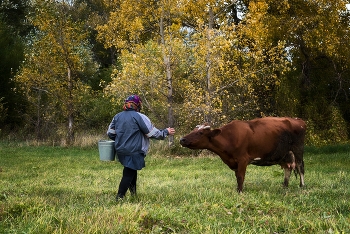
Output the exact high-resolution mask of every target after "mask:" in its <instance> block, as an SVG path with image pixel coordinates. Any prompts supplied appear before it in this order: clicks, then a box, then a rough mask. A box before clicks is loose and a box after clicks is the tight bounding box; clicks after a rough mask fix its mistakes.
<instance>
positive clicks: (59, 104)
mask: <svg viewBox="0 0 350 234" xmlns="http://www.w3.org/2000/svg"><path fill="white" fill-rule="evenodd" d="M35 10H36V11H35V13H34V14H32V15H30V20H31V22H32V24H33V25H34V26H35V35H34V37H33V38H32V40H31V41H29V43H30V44H28V50H27V51H26V56H25V62H24V65H23V67H22V68H21V71H20V73H19V74H18V76H17V77H16V79H17V82H18V83H19V84H21V86H22V89H23V91H24V92H25V93H26V95H27V97H28V100H30V102H31V103H32V104H33V105H34V104H35V105H36V108H34V109H36V110H37V111H36V112H37V115H36V119H37V121H36V130H37V133H38V132H39V130H43V129H42V128H41V127H42V126H40V125H41V123H42V121H43V120H50V121H51V122H56V125H57V123H60V122H61V118H63V119H65V122H66V131H63V132H65V133H66V137H65V138H66V143H67V144H68V145H70V144H72V143H73V141H74V133H75V129H74V126H75V122H74V119H75V117H76V115H77V106H78V103H79V102H81V97H82V96H83V94H84V93H86V92H88V91H89V87H88V86H87V85H85V84H84V83H83V82H82V78H83V74H84V75H87V74H88V73H90V74H92V73H93V72H94V71H95V70H96V65H95V64H94V62H93V60H92V57H91V50H90V48H89V44H88V41H87V40H86V39H87V34H86V32H85V31H84V30H83V29H84V28H83V25H84V24H83V23H82V22H79V21H73V20H72V17H71V15H72V14H71V13H70V12H71V11H72V10H74V8H72V6H71V5H69V4H68V3H67V2H65V1H62V2H55V1H44V0H39V1H37V2H36V5H35ZM43 98H45V99H46V103H45V105H44V104H43V103H42V101H43ZM43 106H44V107H45V109H42V107H43ZM57 127H58V129H59V124H58V126H57Z"/></svg>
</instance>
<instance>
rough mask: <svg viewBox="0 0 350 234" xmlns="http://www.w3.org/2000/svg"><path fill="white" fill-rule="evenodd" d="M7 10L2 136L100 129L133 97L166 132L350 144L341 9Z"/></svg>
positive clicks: (44, 2)
mask: <svg viewBox="0 0 350 234" xmlns="http://www.w3.org/2000/svg"><path fill="white" fill-rule="evenodd" d="M0 6H1V8H0V46H1V48H2V52H1V55H0V56H1V58H0V64H1V66H0V69H1V72H0V82H1V90H0V114H1V117H0V134H1V136H2V137H8V136H9V135H11V134H13V133H12V132H15V134H14V135H13V136H14V137H17V138H23V139H28V138H30V139H36V140H43V141H45V140H51V141H60V140H62V139H64V141H65V142H66V144H68V145H71V144H73V143H74V139H75V136H76V134H77V133H84V134H89V133H92V132H104V131H105V129H106V125H108V123H109V122H110V120H111V118H112V117H113V115H114V114H115V113H116V112H118V111H120V110H121V106H122V104H123V100H124V98H125V97H126V96H127V95H129V94H131V93H137V94H139V95H140V96H141V98H142V100H143V110H142V111H143V112H145V113H146V114H147V115H149V116H150V118H151V119H152V120H153V121H154V122H155V125H156V126H159V127H168V126H171V127H175V128H177V129H178V132H188V131H189V130H191V129H192V128H193V126H195V125H197V124H199V123H203V122H208V123H210V124H211V125H212V126H213V127H218V126H221V125H223V124H225V123H227V122H229V121H231V120H233V119H251V118H255V117H263V116H291V117H300V118H303V119H304V120H306V122H307V124H308V137H307V139H308V143H310V144H327V143H335V142H344V141H347V140H348V138H349V137H348V131H349V127H350V125H349V123H350V105H349V104H350V103H349V94H350V84H349V81H350V73H349V66H350V48H349V44H350V43H349V42H350V40H349V36H350V35H349V28H350V24H349V23H350V14H349V11H347V9H346V2H345V1H344V0H334V1H331V2H330V1H326V0H314V1H309V0H293V1H289V0H285V1H280V0H264V1H262V0H232V1H221V0H198V1H165V0H164V1H163V0H162V1H154V0H146V1H138V0H126V1H124V0H123V1H122V0H112V1H104V0H88V1H83V0H72V1H67V0H61V1H53V0H49V1H48V0H8V1H2V3H1V5H0Z"/></svg>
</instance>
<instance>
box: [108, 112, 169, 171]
mask: <svg viewBox="0 0 350 234" xmlns="http://www.w3.org/2000/svg"><path fill="white" fill-rule="evenodd" d="M107 135H108V137H109V138H110V139H112V140H114V141H115V150H116V154H117V156H118V159H119V162H120V163H121V164H122V165H123V166H125V167H128V168H131V169H134V170H141V169H142V168H144V167H145V157H146V154H147V151H148V148H149V138H154V139H158V140H163V139H164V138H165V137H167V136H168V135H169V132H168V130H167V129H163V130H159V129H157V128H156V127H154V126H153V125H152V123H151V121H150V119H149V118H148V117H147V116H146V115H144V114H142V113H140V112H137V111H135V110H125V111H122V112H120V113H118V114H116V115H115V116H114V118H113V120H112V122H111V123H110V125H109V127H108V131H107Z"/></svg>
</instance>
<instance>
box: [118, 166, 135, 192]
mask: <svg viewBox="0 0 350 234" xmlns="http://www.w3.org/2000/svg"><path fill="white" fill-rule="evenodd" d="M136 182H137V170H133V169H130V168H128V167H124V170H123V177H122V179H121V181H120V184H119V190H118V194H117V198H123V197H124V196H125V194H126V192H127V191H128V189H129V190H130V193H131V194H132V195H136Z"/></svg>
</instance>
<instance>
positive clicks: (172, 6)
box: [97, 0, 181, 144]
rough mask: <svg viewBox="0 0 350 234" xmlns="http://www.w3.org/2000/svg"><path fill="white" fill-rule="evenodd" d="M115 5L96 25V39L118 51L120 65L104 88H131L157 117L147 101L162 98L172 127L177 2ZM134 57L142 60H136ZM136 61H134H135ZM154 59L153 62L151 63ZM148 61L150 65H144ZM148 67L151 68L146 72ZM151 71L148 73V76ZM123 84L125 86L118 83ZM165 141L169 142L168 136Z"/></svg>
mask: <svg viewBox="0 0 350 234" xmlns="http://www.w3.org/2000/svg"><path fill="white" fill-rule="evenodd" d="M115 5H116V6H117V7H116V9H115V10H114V11H113V12H111V14H110V18H109V21H108V23H107V24H105V25H101V26H99V27H98V28H97V29H98V31H99V38H100V39H101V40H103V41H104V43H105V46H106V47H115V48H117V49H118V50H120V51H121V59H120V61H121V64H122V68H121V69H117V70H115V72H114V74H113V75H114V77H115V78H114V79H113V81H112V84H111V85H110V87H109V88H108V89H107V90H108V91H109V92H115V91H116V90H118V88H119V87H123V89H124V92H123V94H124V93H125V92H131V91H134V92H137V93H139V94H140V95H141V96H142V98H143V100H145V102H144V103H145V107H147V108H148V109H149V110H150V111H152V110H153V113H154V115H155V116H159V115H160V113H159V111H154V110H155V109H156V108H154V106H152V105H151V104H150V102H149V100H152V99H154V97H155V96H157V97H159V98H158V99H154V100H157V101H158V102H159V103H158V104H161V103H164V101H162V100H164V99H165V100H166V101H165V105H164V106H166V107H167V125H166V126H174V124H175V122H174V121H175V118H174V111H173V109H174V106H173V105H174V104H173V100H174V93H173V90H174V87H173V82H174V77H173V70H174V61H175V60H176V59H177V58H174V53H176V52H175V51H174V50H175V49H176V48H175V47H176V46H178V45H179V44H178V39H179V36H178V35H179V33H180V26H181V21H179V20H178V13H177V10H178V9H177V8H176V6H177V3H176V2H172V1H159V2H154V1H142V2H140V1H133V0H129V1H115ZM154 42H157V43H154ZM148 53H152V54H151V55H150V58H145V57H144V55H146V54H148ZM137 56H139V57H140V58H144V59H145V60H144V61H140V58H139V57H137ZM134 57H136V58H135V59H134ZM159 59H161V61H160V60H159ZM136 61H137V62H138V63H135V62H136ZM155 61H157V62H156V63H154V62H155ZM150 63H151V64H152V66H151V67H146V66H148V65H149V64H150ZM135 66H137V68H135ZM149 70H151V71H150V73H148V74H147V71H149ZM129 72H130V73H131V74H130V73H129ZM151 74H152V76H149V75H151ZM145 78H146V79H145ZM130 79H132V80H133V82H132V83H130V82H129V80H130ZM145 82H146V83H149V84H150V85H151V86H153V88H150V89H148V88H147V87H150V85H141V84H144V83H145ZM125 83H128V85H125V86H124V85H123V86H121V85H122V84H125ZM119 94H120V93H119ZM159 95H162V96H159ZM157 112H158V113H157ZM169 142H170V144H172V143H173V138H172V137H171V138H170V141H169Z"/></svg>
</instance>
